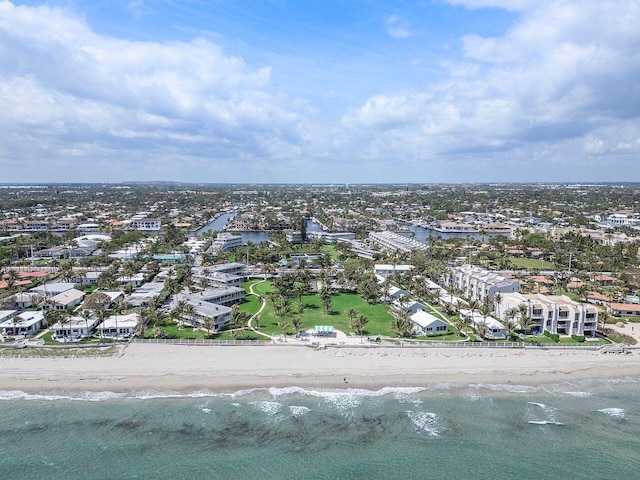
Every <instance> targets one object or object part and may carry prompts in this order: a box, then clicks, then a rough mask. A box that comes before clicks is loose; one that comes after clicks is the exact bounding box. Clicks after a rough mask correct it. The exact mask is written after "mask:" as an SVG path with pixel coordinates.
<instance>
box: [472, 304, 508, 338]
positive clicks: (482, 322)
mask: <svg viewBox="0 0 640 480" xmlns="http://www.w3.org/2000/svg"><path fill="white" fill-rule="evenodd" d="M460 315H463V316H464V317H466V318H468V319H469V321H470V322H471V325H473V328H475V329H476V330H481V329H484V331H483V336H484V337H485V338H487V339H491V340H504V339H505V338H507V329H506V328H505V326H504V325H503V324H502V323H501V322H499V321H498V320H496V319H495V318H493V317H489V316H487V317H485V316H484V315H482V314H481V313H480V312H476V311H474V312H473V315H472V314H471V310H461V311H460Z"/></svg>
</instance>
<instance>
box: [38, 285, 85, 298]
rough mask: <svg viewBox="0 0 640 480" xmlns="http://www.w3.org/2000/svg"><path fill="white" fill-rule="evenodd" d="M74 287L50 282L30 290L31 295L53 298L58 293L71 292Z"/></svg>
mask: <svg viewBox="0 0 640 480" xmlns="http://www.w3.org/2000/svg"><path fill="white" fill-rule="evenodd" d="M73 287H74V284H73V283H67V282H52V283H45V284H43V285H38V286H37V287H33V288H30V289H29V291H30V292H31V293H36V294H40V295H44V296H45V297H53V296H55V295H58V294H59V293H62V292H66V291H67V290H71V289H72V288H73Z"/></svg>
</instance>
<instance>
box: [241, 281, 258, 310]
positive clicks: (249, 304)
mask: <svg viewBox="0 0 640 480" xmlns="http://www.w3.org/2000/svg"><path fill="white" fill-rule="evenodd" d="M258 282H259V280H252V281H250V282H244V283H243V284H242V288H244V291H245V292H247V296H246V297H245V299H244V302H242V303H241V304H240V305H239V306H238V308H239V309H240V311H241V312H246V313H248V314H249V315H254V314H255V313H257V312H258V310H260V299H259V298H258V297H257V296H256V295H249V292H250V290H249V287H250V286H251V285H253V284H255V283H258Z"/></svg>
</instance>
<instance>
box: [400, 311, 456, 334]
mask: <svg viewBox="0 0 640 480" xmlns="http://www.w3.org/2000/svg"><path fill="white" fill-rule="evenodd" d="M409 318H410V319H411V322H412V323H413V329H414V332H415V333H416V335H433V334H435V333H446V331H447V329H448V328H449V324H448V323H447V322H445V321H444V320H442V319H440V318H437V317H434V316H433V315H431V314H430V313H427V312H425V311H423V310H418V311H417V312H416V313H414V314H413V315H411V316H410V317H409Z"/></svg>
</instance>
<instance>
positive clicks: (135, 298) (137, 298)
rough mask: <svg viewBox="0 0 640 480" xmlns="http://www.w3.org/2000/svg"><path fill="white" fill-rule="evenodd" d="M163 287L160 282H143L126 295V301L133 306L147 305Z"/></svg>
mask: <svg viewBox="0 0 640 480" xmlns="http://www.w3.org/2000/svg"><path fill="white" fill-rule="evenodd" d="M163 289H164V283H162V282H149V283H145V284H144V285H142V286H140V287H139V288H138V289H136V290H135V291H134V292H133V293H131V294H130V295H129V296H128V297H127V303H128V304H129V305H131V306H133V307H148V306H149V305H151V303H152V302H153V299H154V298H156V297H157V296H158V295H160V292H162V290H163Z"/></svg>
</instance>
